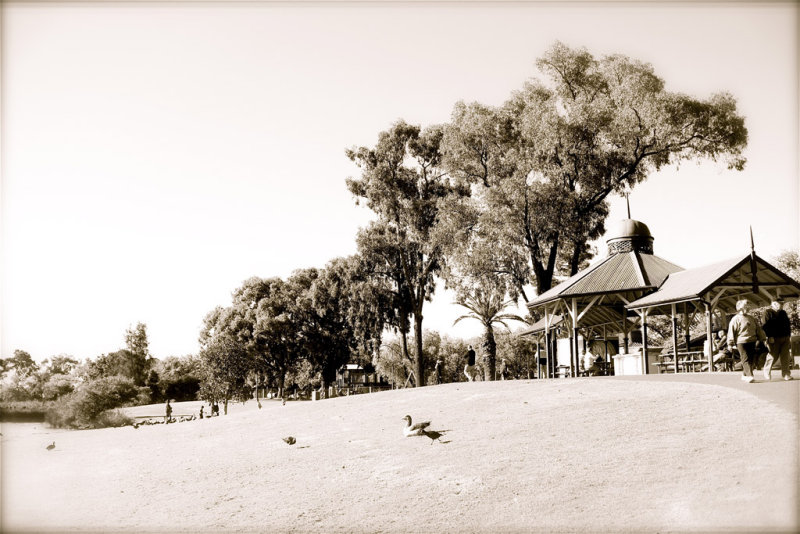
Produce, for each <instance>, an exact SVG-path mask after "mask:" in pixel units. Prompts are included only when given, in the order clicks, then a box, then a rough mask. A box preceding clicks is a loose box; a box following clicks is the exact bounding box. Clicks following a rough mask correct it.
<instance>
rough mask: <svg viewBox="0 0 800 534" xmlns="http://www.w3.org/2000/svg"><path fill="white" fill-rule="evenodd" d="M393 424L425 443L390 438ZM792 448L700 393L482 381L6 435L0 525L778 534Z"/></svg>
mask: <svg viewBox="0 0 800 534" xmlns="http://www.w3.org/2000/svg"><path fill="white" fill-rule="evenodd" d="M730 380H731V381H735V380H738V377H736V376H735V375H731V376H730ZM771 386H772V384H764V387H771ZM195 408H197V406H195V405H182V404H180V403H179V404H178V405H176V408H175V413H182V412H183V411H193V412H196V409H195ZM153 410H156V413H161V412H162V411H163V406H158V407H153ZM406 414H409V415H411V416H412V417H413V418H414V419H415V420H423V419H426V420H431V421H432V424H431V428H432V429H434V430H437V431H440V432H443V436H442V437H441V440H440V441H437V442H431V440H429V439H427V438H425V437H411V438H406V437H404V436H403V434H402V431H401V430H402V426H403V424H404V422H403V421H402V420H401V418H402V417H403V416H404V415H406ZM290 435H291V436H294V437H295V438H296V440H297V443H296V444H295V445H291V446H290V445H287V444H286V443H284V441H282V439H281V438H282V437H286V436H290ZM51 437H52V439H55V441H56V449H54V450H53V451H47V450H45V445H46V444H47V443H49V442H50V441H51V440H52V439H51ZM797 447H798V446H797V419H796V417H795V415H793V414H792V413H790V412H788V411H786V410H784V409H781V408H780V407H779V406H777V405H775V404H771V403H768V402H764V401H762V400H759V399H758V398H756V397H754V396H752V395H750V394H748V393H745V392H742V391H738V390H735V389H731V388H726V387H719V386H714V385H708V384H694V383H683V382H652V381H651V382H648V381H626V380H615V379H613V378H591V379H568V380H549V381H507V382H493V383H486V382H479V383H469V384H464V383H460V384H447V385H442V386H435V387H427V388H421V389H419V390H413V389H408V390H397V391H387V392H382V393H374V394H371V395H359V396H352V397H343V398H337V399H329V400H323V401H318V402H310V401H307V402H289V403H287V404H286V405H285V406H282V405H281V403H280V402H266V403H265V404H264V409H262V410H258V409H256V408H255V403H254V402H252V401H251V402H249V403H248V405H247V407H241V405H235V406H232V407H231V411H230V414H229V415H227V416H221V417H218V418H214V419H211V420H208V419H205V420H203V421H199V420H198V421H191V422H185V423H179V424H173V425H154V426H144V427H140V428H139V429H133V428H131V427H127V428H120V429H104V430H90V431H76V432H57V431H53V433H52V436H50V435H36V436H27V437H19V438H14V437H8V436H4V438H3V450H2V454H3V457H2V459H3V463H2V477H3V494H2V497H3V509H2V512H3V514H2V515H3V519H2V526H3V528H4V530H17V529H27V528H35V529H46V530H57V531H62V530H70V529H72V530H88V529H92V530H107V531H119V530H130V531H158V532H160V531H192V532H195V531H198V532H201V531H202V532H205V531H208V532H212V531H213V532H230V531H240V532H241V531H247V532H250V531H269V532H437V533H439V532H519V531H526V532H531V531H534V532H536V531H541V532H553V531H560V532H571V531H576V532H577V531H581V532H583V531H592V532H620V531H635V532H641V531H659V532H669V531H689V530H693V531H712V530H713V531H719V530H734V531H741V530H748V529H760V530H772V531H775V530H778V531H781V530H786V531H792V530H794V529H795V527H796V526H797V524H798V522H797V507H796V502H797V472H798V469H797V456H798V454H797V453H798V448H797Z"/></svg>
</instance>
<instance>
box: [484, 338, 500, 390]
mask: <svg viewBox="0 0 800 534" xmlns="http://www.w3.org/2000/svg"><path fill="white" fill-rule="evenodd" d="M483 354H484V358H485V360H484V362H485V364H486V366H485V370H486V375H485V376H486V380H490V381H491V380H494V373H495V368H496V364H497V342H496V341H495V340H494V329H492V326H491V325H488V326H487V327H486V333H485V334H484V337H483Z"/></svg>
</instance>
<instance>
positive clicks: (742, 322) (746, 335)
mask: <svg viewBox="0 0 800 534" xmlns="http://www.w3.org/2000/svg"><path fill="white" fill-rule="evenodd" d="M749 309H750V303H749V302H748V301H747V300H746V299H742V300H740V301H739V302H737V303H736V312H737V313H736V315H735V316H734V318H733V319H731V323H730V324H729V325H728V348H729V349H730V351H731V352H733V349H738V350H739V356H740V358H741V360H742V380H744V381H745V382H753V380H754V377H753V369H754V368H755V365H756V341H761V342H762V343H763V342H764V341H766V335H765V334H764V329H763V328H761V325H760V324H758V321H756V319H755V318H754V317H753V316H752V315H750V314H749V313H747V312H748V310H749Z"/></svg>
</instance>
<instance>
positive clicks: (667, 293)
mask: <svg viewBox="0 0 800 534" xmlns="http://www.w3.org/2000/svg"><path fill="white" fill-rule="evenodd" d="M750 259H751V258H750V254H749V253H748V254H744V255H740V256H737V257H735V258H730V259H728V260H724V261H720V262H717V263H712V264H711V265H705V266H703V267H698V268H696V269H687V270H684V271H680V272H675V273H671V274H670V275H669V276H668V277H667V279H666V280H665V281H664V283H663V284H662V285H661V287H659V288H658V291H655V292H653V293H650V294H649V295H646V296H644V297H642V298H640V299H638V300H635V301H633V302H631V303H630V304H629V305H628V306H627V308H629V309H637V308H653V307H658V306H668V305H671V304H676V303H679V302H688V301H692V300H699V299H701V298H703V297H704V296H705V295H707V294H708V293H709V292H710V291H712V290H715V289H717V290H719V289H723V288H724V289H726V292H725V293H720V294H719V297H718V298H719V300H720V301H721V302H720V303H721V304H726V306H725V307H729V308H731V307H733V305H734V304H735V302H736V300H738V299H739V298H745V297H746V298H748V299H749V300H751V301H754V303H755V304H757V305H766V304H769V300H770V298H769V295H764V294H763V293H762V292H759V293H753V292H752V281H753V273H752V270H751V265H750ZM755 260H756V279H757V281H758V284H759V285H760V287H762V288H764V287H767V288H768V289H769V291H770V292H772V293H773V294H774V293H775V292H776V291H780V293H781V295H783V296H784V297H788V298H797V297H800V284H798V283H797V282H796V281H794V280H792V279H791V278H790V277H788V276H787V275H786V274H784V273H783V272H781V271H780V270H779V269H777V268H776V267H773V266H772V265H770V264H769V263H767V262H766V261H764V260H763V259H761V258H759V257H758V256H757V255H756V256H755Z"/></svg>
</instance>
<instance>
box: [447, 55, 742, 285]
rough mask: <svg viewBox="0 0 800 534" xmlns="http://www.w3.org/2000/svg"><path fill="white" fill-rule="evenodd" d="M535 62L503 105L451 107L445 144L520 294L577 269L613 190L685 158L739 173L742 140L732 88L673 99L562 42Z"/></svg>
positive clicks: (626, 68)
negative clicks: (534, 73) (533, 75)
mask: <svg viewBox="0 0 800 534" xmlns="http://www.w3.org/2000/svg"><path fill="white" fill-rule="evenodd" d="M537 66H538V68H539V71H540V73H541V75H542V77H541V78H540V79H533V80H530V81H529V82H528V83H526V84H525V85H524V86H523V87H522V88H521V89H520V90H518V91H515V92H514V93H513V94H512V95H511V97H510V98H509V99H508V101H506V102H505V104H503V105H502V106H500V107H499V108H492V107H489V106H484V105H481V104H477V103H475V104H470V105H467V104H463V103H459V104H457V105H456V107H455V109H454V111H453V120H452V123H451V124H450V125H449V127H448V129H447V133H446V135H445V136H444V142H443V149H442V151H443V153H444V164H445V166H446V167H447V168H448V169H449V170H451V172H452V173H453V175H454V176H457V177H458V178H459V179H461V180H462V181H464V182H466V183H469V184H472V186H473V193H474V194H475V196H476V197H478V198H479V199H480V204H481V207H482V208H483V212H482V213H483V217H482V218H481V219H480V221H479V224H478V226H477V227H478V228H479V229H480V230H481V231H482V232H484V234H485V235H487V236H488V235H492V236H494V237H495V238H496V243H497V244H498V245H500V246H498V247H497V248H502V249H503V250H502V251H501V252H500V253H499V255H498V256H497V257H496V258H495V260H494V264H495V266H494V268H495V270H498V271H503V272H506V273H507V274H508V276H509V277H510V278H511V279H512V280H514V282H515V283H517V284H518V287H519V291H520V292H521V294H522V296H523V297H526V295H525V293H524V289H523V288H522V286H523V285H524V282H525V280H526V279H527V280H529V281H530V282H532V283H534V284H535V285H536V289H537V292H539V293H541V292H543V291H546V290H547V289H549V288H550V287H551V286H552V283H553V276H554V274H555V273H556V272H557V270H563V272H564V274H574V273H576V272H577V271H578V269H579V267H580V265H581V262H583V261H585V260H586V259H587V258H588V255H589V254H590V251H589V250H588V247H587V244H588V242H589V241H591V240H592V239H596V238H597V237H599V236H600V235H602V233H603V231H604V221H605V219H606V217H607V215H608V203H607V199H608V196H609V195H611V194H612V193H622V192H623V191H625V190H629V189H630V188H633V187H635V186H636V185H637V184H638V183H641V182H642V181H643V180H645V179H646V178H647V177H648V176H650V175H651V174H652V173H654V172H655V171H658V170H659V169H661V168H663V167H665V166H667V165H672V164H679V163H680V162H682V161H686V160H695V159H701V158H706V159H710V160H712V161H721V162H723V163H725V164H726V165H727V166H728V167H729V168H731V169H742V168H743V166H744V164H745V159H744V157H743V155H742V154H743V151H744V148H745V146H746V144H747V129H746V128H745V125H744V118H743V117H742V116H741V115H739V114H738V112H737V109H736V101H735V99H734V98H733V96H732V95H730V94H728V93H719V94H715V95H712V96H711V97H710V98H708V99H704V100H702V99H697V98H694V97H690V96H688V95H684V94H680V93H674V92H669V91H667V90H666V89H665V84H664V81H663V80H662V79H661V78H659V77H658V76H657V75H656V74H655V73H654V70H653V67H652V66H651V65H649V64H647V63H643V62H641V61H637V60H634V59H631V58H629V57H626V56H623V55H609V56H604V57H602V58H596V57H594V56H593V55H592V54H591V53H589V52H588V51H586V50H585V49H572V48H569V47H567V46H565V45H563V44H561V43H556V44H555V45H554V46H553V47H551V48H550V49H549V50H548V51H547V52H546V53H545V54H544V55H543V56H542V57H541V58H540V59H539V60H538V61H537ZM559 267H560V268H561V269H558V268H559Z"/></svg>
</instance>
